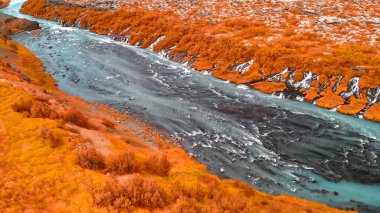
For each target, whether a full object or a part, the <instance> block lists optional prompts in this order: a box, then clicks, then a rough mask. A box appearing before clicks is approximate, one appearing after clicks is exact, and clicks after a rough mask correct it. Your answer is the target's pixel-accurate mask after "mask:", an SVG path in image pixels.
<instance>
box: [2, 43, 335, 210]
mask: <svg viewBox="0 0 380 213" xmlns="http://www.w3.org/2000/svg"><path fill="white" fill-rule="evenodd" d="M0 61H1V63H0V79H1V80H0V90H1V92H0V96H1V98H0V106H1V107H0V141H1V145H0V151H1V152H0V156H2V159H4V160H3V161H2V162H1V163H0V165H1V167H0V173H1V174H2V175H1V176H0V177H1V181H0V184H1V187H0V188H1V189H0V190H1V196H2V199H1V201H0V209H2V210H4V211H25V210H29V211H99V212H103V211H111V210H116V211H128V210H129V211H140V212H141V211H150V210H155V211H172V212H181V211H184V210H185V209H186V210H189V211H193V212H207V211H211V210H212V211H213V212H214V211H217V212H222V211H231V212H244V211H247V212H254V211H259V210H262V211H268V212H270V211H276V212H281V211H284V212H286V211H293V212H294V211H299V212H304V211H308V212H320V211H324V212H335V211H336V212H340V211H339V210H336V209H331V208H329V207H327V206H326V205H322V204H317V203H313V202H309V201H306V200H302V199H299V198H295V197H290V196H271V195H267V194H264V193H261V192H258V191H256V190H254V189H253V188H252V187H250V186H248V185H246V184H243V183H241V182H240V181H235V180H221V179H219V178H217V177H216V176H214V175H210V174H209V173H208V172H207V169H206V168H205V167H204V166H203V165H201V164H199V163H198V162H196V161H195V160H194V159H193V158H191V157H190V156H188V155H187V154H186V153H185V152H184V151H183V150H182V149H181V148H180V147H178V146H175V145H174V144H173V143H172V142H171V141H170V140H169V139H167V138H165V137H163V136H162V135H161V134H160V133H159V132H158V131H157V130H155V129H154V128H152V127H150V126H148V125H146V124H145V123H143V122H141V121H140V120H138V119H136V118H134V117H132V116H128V115H121V114H119V113H117V112H115V111H113V110H111V109H110V108H108V107H106V106H104V105H101V104H95V103H91V102H87V101H84V100H81V99H79V98H76V97H72V96H68V95H66V94H64V93H63V92H61V91H59V90H58V89H57V87H56V84H55V82H54V80H53V79H52V78H51V77H50V76H49V75H48V74H46V73H45V72H44V69H43V68H42V66H43V65H42V63H41V62H40V60H39V59H38V58H36V57H35V56H34V55H33V53H32V52H30V51H29V50H28V49H26V48H25V47H24V46H22V45H20V44H18V43H16V42H14V41H10V40H5V39H3V38H1V39H0ZM130 189H135V190H134V191H133V192H132V191H128V190H130ZM232 203H233V204H234V205H231V204H232Z"/></svg>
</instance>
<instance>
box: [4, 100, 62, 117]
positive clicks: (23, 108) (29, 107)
mask: <svg viewBox="0 0 380 213" xmlns="http://www.w3.org/2000/svg"><path fill="white" fill-rule="evenodd" d="M11 108H12V109H13V110H14V111H15V112H20V113H23V114H24V115H25V116H27V117H32V118H51V119H57V118H58V114H57V113H56V112H55V111H53V110H52V109H51V108H50V107H49V105H48V104H47V103H43V102H41V101H38V100H34V99H29V100H25V99H21V100H19V101H18V102H16V103H14V104H13V105H12V106H11Z"/></svg>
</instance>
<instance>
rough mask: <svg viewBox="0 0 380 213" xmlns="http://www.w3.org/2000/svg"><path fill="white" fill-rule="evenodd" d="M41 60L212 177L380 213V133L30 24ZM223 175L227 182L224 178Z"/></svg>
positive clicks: (125, 49)
mask: <svg viewBox="0 0 380 213" xmlns="http://www.w3.org/2000/svg"><path fill="white" fill-rule="evenodd" d="M24 1H25V0H16V1H12V2H11V5H10V6H9V7H7V8H4V9H2V10H0V12H3V13H7V14H10V15H13V16H17V17H21V18H26V19H30V20H35V21H38V22H39V23H40V25H41V27H42V28H43V31H42V32H41V33H40V34H38V35H32V34H31V33H20V34H18V35H16V36H14V37H13V39H14V40H16V41H18V42H20V43H22V44H24V45H25V46H27V47H28V48H29V49H30V50H32V51H33V52H34V53H35V54H36V56H37V57H39V58H40V59H41V60H42V62H43V63H44V65H45V67H46V70H47V72H49V73H50V74H51V75H52V76H53V77H54V79H55V80H56V81H57V83H58V85H59V88H60V89H61V90H63V91H65V92H67V93H69V94H71V95H74V96H78V97H81V98H83V99H86V100H89V101H94V102H100V103H104V104H107V105H109V106H111V107H113V108H115V109H117V110H119V111H120V112H122V113H129V114H132V115H134V116H137V117H139V118H141V119H143V120H145V121H147V122H148V123H151V124H152V125H155V126H156V127H158V128H159V129H161V130H162V131H164V132H166V133H169V134H170V135H171V137H174V138H175V139H176V140H177V141H179V143H180V145H181V146H182V147H183V148H184V149H185V150H186V151H187V152H188V153H189V154H191V155H193V156H194V157H195V158H197V159H198V160H199V161H200V162H201V163H203V164H205V165H207V167H208V168H209V171H210V172H212V173H215V174H217V175H219V176H221V177H224V178H234V179H240V180H242V181H244V182H246V183H248V184H250V185H252V186H254V187H255V188H257V189H259V190H261V191H264V192H267V193H272V194H288V195H294V196H298V197H301V198H306V199H309V200H313V201H318V202H323V203H326V204H328V205H330V206H333V207H339V208H343V209H347V208H353V209H359V210H361V211H363V212H380V196H379V195H380V159H379V156H380V124H379V123H375V122H370V121H366V120H363V119H358V118H355V117H351V116H345V115H342V114H339V113H337V112H334V111H330V110H325V109H322V108H319V107H316V106H314V105H311V104H308V103H304V102H298V101H292V100H286V99H283V98H280V97H276V96H273V95H267V94H263V93H260V92H258V91H255V90H252V89H249V88H248V87H246V86H243V85H240V86H237V85H234V84H231V83H228V82H225V81H222V80H219V79H216V78H214V77H212V76H211V75H210V74H209V73H205V72H204V73H201V72H197V71H194V70H192V69H189V68H188V67H186V66H185V65H182V64H178V63H175V62H172V61H169V60H167V59H166V58H164V57H162V56H160V55H159V54H157V53H154V52H152V51H151V50H150V49H141V48H139V47H134V46H130V45H128V44H125V43H120V42H115V41H112V40H111V39H109V38H108V37H106V36H100V35H96V34H94V33H91V32H89V31H86V30H79V29H75V28H70V27H62V26H60V25H59V24H58V23H55V22H51V21H46V20H42V19H35V18H32V17H30V16H28V15H25V14H21V13H20V12H19V9H20V7H21V5H22V3H24ZM221 171H223V172H221Z"/></svg>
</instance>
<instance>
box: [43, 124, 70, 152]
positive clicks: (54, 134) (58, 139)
mask: <svg viewBox="0 0 380 213" xmlns="http://www.w3.org/2000/svg"><path fill="white" fill-rule="evenodd" d="M40 137H41V138H42V139H43V140H44V141H46V142H47V143H48V145H49V146H50V147H51V148H57V147H59V146H61V145H62V144H63V143H64V140H63V137H65V134H64V132H62V131H60V130H59V129H48V128H46V127H42V128H41V130H40Z"/></svg>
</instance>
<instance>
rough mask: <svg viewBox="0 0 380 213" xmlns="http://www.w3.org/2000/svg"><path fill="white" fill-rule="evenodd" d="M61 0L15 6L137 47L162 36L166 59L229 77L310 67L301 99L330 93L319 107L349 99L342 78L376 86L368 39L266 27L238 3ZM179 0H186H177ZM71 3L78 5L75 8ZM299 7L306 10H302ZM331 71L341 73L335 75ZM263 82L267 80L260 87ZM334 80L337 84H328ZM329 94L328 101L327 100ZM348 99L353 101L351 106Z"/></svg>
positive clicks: (378, 66) (373, 50) (376, 63)
mask: <svg viewBox="0 0 380 213" xmlns="http://www.w3.org/2000/svg"><path fill="white" fill-rule="evenodd" d="M66 2H74V4H73V5H72V6H71V7H70V9H68V8H67V7H66V6H65V5H64V4H60V3H58V2H49V1H47V2H46V1H39V0H29V1H28V2H26V3H25V4H24V5H23V8H22V12H25V13H28V14H30V15H33V16H36V17H41V18H45V19H52V20H57V18H58V19H59V20H60V21H63V22H64V23H65V24H67V25H74V24H75V25H76V26H80V27H82V28H88V29H89V30H91V31H94V32H97V33H99V34H104V35H111V36H114V37H115V39H121V40H124V39H127V38H128V42H129V43H130V44H132V45H139V46H141V47H143V48H146V47H149V46H150V45H151V44H153V43H154V42H155V41H156V40H157V39H158V38H163V39H162V40H161V41H160V42H158V44H156V45H155V46H154V47H153V50H154V51H157V52H158V51H163V50H165V51H168V54H169V57H170V58H171V59H172V60H176V61H179V62H188V64H189V65H190V66H192V67H193V68H195V69H197V70H199V71H203V70H208V71H211V72H212V75H213V76H215V77H217V78H221V79H224V80H229V81H230V82H233V83H238V84H239V83H250V84H253V83H255V82H261V81H264V82H265V81H267V79H268V78H270V77H271V76H273V75H275V74H278V73H280V72H281V71H282V70H284V69H285V68H289V69H290V70H293V71H295V73H294V75H293V77H294V80H295V81H296V82H297V81H301V80H302V79H303V78H304V71H305V70H311V71H312V73H313V74H314V75H316V76H319V82H318V81H316V80H314V82H313V84H312V85H311V88H310V89H309V91H308V92H307V93H306V96H307V97H306V100H309V101H311V100H313V99H316V98H318V97H320V96H322V95H321V94H320V92H324V93H327V94H329V95H327V96H325V97H323V98H322V100H319V101H318V103H319V105H320V106H324V107H327V108H331V107H336V106H338V105H339V104H343V103H344V102H345V101H346V102H347V103H348V104H349V103H350V101H351V100H352V99H349V98H347V99H346V100H342V99H343V98H339V97H338V96H340V94H341V93H342V92H345V91H347V89H348V87H347V84H348V82H349V81H350V79H352V78H353V77H360V91H361V92H365V91H366V90H367V89H368V88H376V87H377V86H379V85H380V78H379V76H380V75H379V73H380V54H379V51H380V49H379V46H376V45H373V46H371V45H368V44H367V43H365V42H356V43H354V42H351V43H350V42H343V43H344V44H337V43H335V42H334V41H332V40H329V39H326V38H323V37H321V36H318V35H317V34H316V33H318V32H319V31H318V30H317V31H315V32H314V31H313V32H309V31H307V30H306V31H300V30H299V29H298V28H297V30H296V29H295V26H294V24H291V23H290V25H286V24H281V25H280V27H270V26H268V25H264V24H263V23H262V22H259V21H257V20H255V19H250V18H248V17H247V16H246V14H244V12H243V11H240V10H239V11H238V12H239V13H242V14H241V17H236V16H232V17H229V18H225V19H221V20H219V21H216V22H212V21H210V20H208V19H206V18H204V17H203V16H201V15H200V16H197V18H194V17H193V18H190V17H189V16H188V15H189V14H190V13H189V14H187V13H186V14H184V15H178V14H176V12H175V11H172V10H170V9H167V10H165V9H161V10H157V9H145V8H146V7H149V6H150V4H155V2H157V1H153V2H151V3H146V4H147V5H142V4H141V3H138V2H135V4H132V3H130V2H129V1H121V3H120V5H124V4H125V5H126V6H124V7H120V8H119V6H120V5H118V6H117V10H106V9H107V7H109V5H108V6H107V5H105V6H104V5H102V6H99V7H102V9H96V8H97V7H96V8H94V7H92V6H91V5H86V2H97V1H96V0H91V1H80V2H78V1H75V0H66ZM180 2H181V4H182V3H183V4H186V2H184V1H180ZM367 3H368V2H367ZM77 4H78V5H80V6H78V7H75V5H77ZM172 4H173V3H170V4H168V5H169V6H168V8H172V7H171V6H172ZM202 4H203V3H202ZM221 4H222V3H221ZM252 4H253V3H252ZM173 5H174V4H173ZM223 5H224V6H225V7H226V10H227V12H228V11H229V9H231V8H229V7H230V6H229V5H228V4H223ZM219 6H220V5H219ZM219 6H218V8H219ZM157 7H158V6H157ZM159 8H162V7H161V6H160V7H159ZM296 8H299V5H298V6H297V7H296ZM219 9H221V8H219ZM253 9H254V8H253ZM273 10H275V9H273ZM300 10H301V9H300ZM197 11H198V10H195V11H194V13H197ZM263 11H264V10H263ZM286 11H289V10H284V11H283V12H284V13H296V14H299V13H301V12H300V11H298V9H297V11H296V12H295V11H292V10H291V11H289V12H286ZM302 11H303V12H302V13H310V11H309V12H308V10H306V11H304V10H302ZM198 12H199V11H198ZM264 13H266V12H264ZM270 13H273V11H271V12H270ZM198 15H199V14H198ZM214 15H215V14H214ZM194 16H195V15H194ZM265 17H267V16H265ZM256 18H258V20H259V19H260V17H256ZM284 18H286V15H285V16H284ZM277 19H279V18H277ZM285 20H286V19H285ZM330 21H331V20H330ZM313 23H314V22H313ZM318 26H319V25H318ZM331 26H336V25H331ZM334 29H335V28H334ZM334 35H335V34H334ZM248 61H254V63H253V64H251V65H250V66H248V67H247V68H246V70H244V71H242V70H236V69H237V68H236V67H237V66H238V65H241V64H243V63H245V62H248ZM289 76H290V75H289V73H285V74H284V75H283V76H282V79H283V80H285V79H287V78H289ZM338 76H342V80H341V81H340V80H339V78H338ZM270 84H271V85H272V86H271V87H267V86H268V85H270ZM337 84H339V85H338V89H337V90H336V91H333V88H334V86H335V85H337ZM254 85H256V86H255V88H257V89H259V90H262V91H264V92H275V91H279V90H285V89H286V88H284V84H283V83H255V84H254ZM259 85H260V86H259ZM273 85H275V88H273ZM268 88H269V89H268ZM301 89H303V90H304V89H305V88H301ZM338 91H339V92H338ZM333 93H335V94H336V95H333ZM330 101H332V102H331V103H329V102H330ZM337 104H338V105H337ZM353 105H355V104H352V105H350V106H353ZM344 109H345V107H344V108H343V109H341V110H340V111H341V112H346V110H344ZM355 111H357V110H355ZM351 112H353V111H351ZM348 114H351V113H348Z"/></svg>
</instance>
